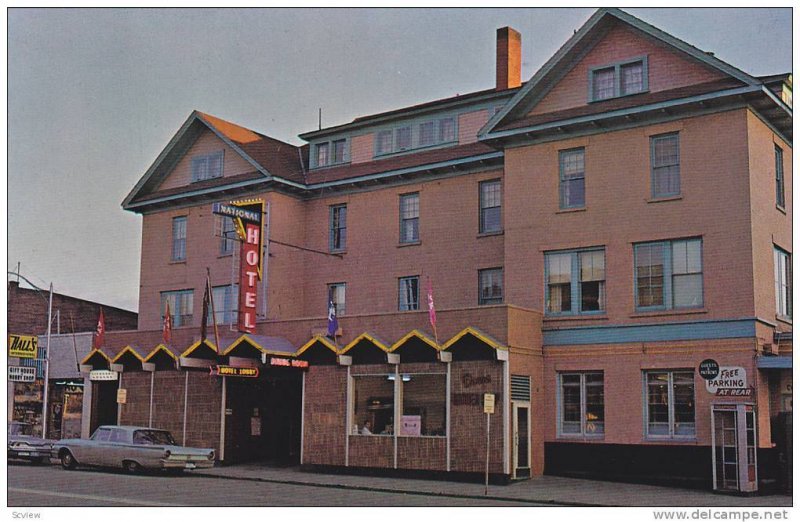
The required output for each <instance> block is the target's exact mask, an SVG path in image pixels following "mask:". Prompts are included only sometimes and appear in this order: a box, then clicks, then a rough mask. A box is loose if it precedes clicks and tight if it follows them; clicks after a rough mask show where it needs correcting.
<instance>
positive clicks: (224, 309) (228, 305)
mask: <svg viewBox="0 0 800 522" xmlns="http://www.w3.org/2000/svg"><path fill="white" fill-rule="evenodd" d="M211 295H212V298H213V299H214V322H215V323H216V324H218V325H221V324H228V325H229V324H234V323H235V322H236V321H237V319H238V317H237V306H238V304H239V285H226V286H215V287H213V288H212V289H211ZM208 319H211V307H210V306H209V308H208Z"/></svg>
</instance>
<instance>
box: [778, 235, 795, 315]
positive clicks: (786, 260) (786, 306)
mask: <svg viewBox="0 0 800 522" xmlns="http://www.w3.org/2000/svg"><path fill="white" fill-rule="evenodd" d="M775 313H777V315H778V316H779V317H783V318H791V317H792V256H791V254H789V253H788V252H786V251H784V250H781V249H780V248H778V247H775Z"/></svg>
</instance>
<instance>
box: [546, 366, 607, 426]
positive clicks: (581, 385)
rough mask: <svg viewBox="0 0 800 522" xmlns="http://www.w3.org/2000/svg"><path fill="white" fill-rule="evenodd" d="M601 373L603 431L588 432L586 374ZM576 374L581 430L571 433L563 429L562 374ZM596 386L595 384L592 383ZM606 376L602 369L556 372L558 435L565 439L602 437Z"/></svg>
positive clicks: (604, 419) (604, 422)
mask: <svg viewBox="0 0 800 522" xmlns="http://www.w3.org/2000/svg"><path fill="white" fill-rule="evenodd" d="M597 374H599V375H601V376H602V377H603V384H602V387H603V431H601V432H600V433H597V432H590V431H589V430H588V429H587V425H588V423H587V421H586V376H587V375H597ZM566 375H573V376H574V375H578V376H580V383H579V385H578V386H579V388H580V399H579V400H580V419H581V430H580V433H571V432H565V431H564V376H566ZM592 386H597V385H592ZM605 411H606V378H605V372H604V371H603V370H577V371H563V372H558V373H557V374H556V418H557V419H558V423H557V429H558V437H559V438H565V439H575V438H578V439H603V438H605V432H606V415H605Z"/></svg>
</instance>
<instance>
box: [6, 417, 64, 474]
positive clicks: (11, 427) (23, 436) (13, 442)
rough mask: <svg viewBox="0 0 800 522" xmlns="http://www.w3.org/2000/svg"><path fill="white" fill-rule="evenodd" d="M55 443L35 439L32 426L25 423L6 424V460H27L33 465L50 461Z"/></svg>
mask: <svg viewBox="0 0 800 522" xmlns="http://www.w3.org/2000/svg"><path fill="white" fill-rule="evenodd" d="M54 442H55V441H52V440H48V439H43V438H41V437H35V436H34V435H33V425H32V424H28V423H27V422H17V421H12V422H9V423H8V458H9V459H23V460H29V461H31V462H33V463H35V464H41V463H43V462H49V461H50V454H51V451H52V448H53V443H54Z"/></svg>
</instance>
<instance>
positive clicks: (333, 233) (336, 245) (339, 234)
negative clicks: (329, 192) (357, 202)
mask: <svg viewBox="0 0 800 522" xmlns="http://www.w3.org/2000/svg"><path fill="white" fill-rule="evenodd" d="M330 212H331V214H330V250H331V251H332V252H336V251H340V250H344V249H345V248H347V205H333V206H332V207H331V211H330Z"/></svg>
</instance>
